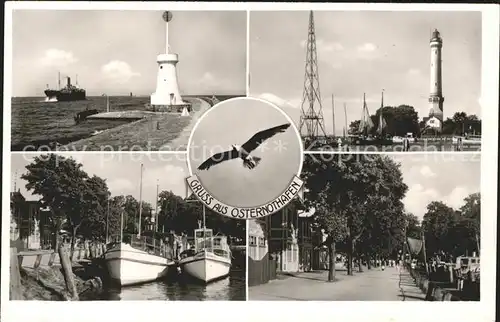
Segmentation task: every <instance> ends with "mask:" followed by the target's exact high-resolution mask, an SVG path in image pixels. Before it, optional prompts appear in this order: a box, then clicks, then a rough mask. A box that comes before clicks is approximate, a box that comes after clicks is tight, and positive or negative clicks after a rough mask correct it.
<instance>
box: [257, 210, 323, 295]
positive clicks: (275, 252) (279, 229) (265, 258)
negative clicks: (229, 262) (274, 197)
mask: <svg viewBox="0 0 500 322" xmlns="http://www.w3.org/2000/svg"><path fill="white" fill-rule="evenodd" d="M313 216H314V214H313V213H307V212H304V211H302V210H299V209H297V207H296V206H295V205H293V204H290V205H288V206H287V207H285V208H284V209H282V210H281V211H279V212H277V213H275V214H273V215H271V216H268V217H265V218H262V219H257V220H251V221H250V222H249V227H248V229H249V231H248V238H249V240H248V245H249V249H248V285H249V286H254V285H259V284H264V283H267V282H269V281H270V280H272V279H275V278H276V275H277V273H279V272H288V273H293V272H304V271H310V270H313V269H322V267H323V266H324V265H322V263H323V262H324V260H325V259H324V256H323V257H322V256H321V255H320V254H321V253H322V252H323V251H322V250H321V249H317V250H315V249H314V248H315V246H318V245H319V244H320V242H321V241H322V239H321V238H318V234H321V232H320V231H319V230H318V229H315V228H314V224H313ZM320 240H321V241H320Z"/></svg>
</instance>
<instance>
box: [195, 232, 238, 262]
mask: <svg viewBox="0 0 500 322" xmlns="http://www.w3.org/2000/svg"><path fill="white" fill-rule="evenodd" d="M188 243H189V244H190V245H194V249H195V251H196V252H199V251H202V250H206V251H209V252H213V253H215V254H217V255H219V256H226V257H230V256H231V249H230V247H229V245H228V244H227V238H226V237H225V236H212V237H205V238H203V237H198V238H188Z"/></svg>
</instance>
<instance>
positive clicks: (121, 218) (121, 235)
mask: <svg viewBox="0 0 500 322" xmlns="http://www.w3.org/2000/svg"><path fill="white" fill-rule="evenodd" d="M121 242H123V209H121V212H120V243H121Z"/></svg>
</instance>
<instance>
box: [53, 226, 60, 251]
mask: <svg viewBox="0 0 500 322" xmlns="http://www.w3.org/2000/svg"><path fill="white" fill-rule="evenodd" d="M53 246H54V250H55V251H57V250H58V249H59V229H58V228H56V229H55V231H54V245H53Z"/></svg>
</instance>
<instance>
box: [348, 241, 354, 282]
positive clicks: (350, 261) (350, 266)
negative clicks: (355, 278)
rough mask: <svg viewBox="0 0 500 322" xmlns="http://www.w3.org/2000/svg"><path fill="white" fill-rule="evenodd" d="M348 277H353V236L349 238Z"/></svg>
mask: <svg viewBox="0 0 500 322" xmlns="http://www.w3.org/2000/svg"><path fill="white" fill-rule="evenodd" d="M347 247H348V249H347V275H352V253H353V249H352V237H351V234H350V233H349V235H348V236H347Z"/></svg>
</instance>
